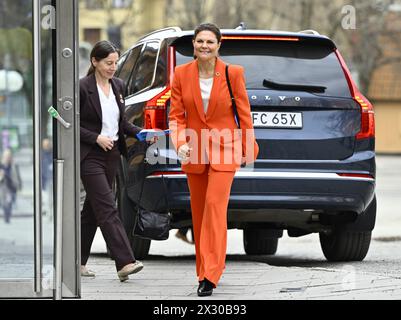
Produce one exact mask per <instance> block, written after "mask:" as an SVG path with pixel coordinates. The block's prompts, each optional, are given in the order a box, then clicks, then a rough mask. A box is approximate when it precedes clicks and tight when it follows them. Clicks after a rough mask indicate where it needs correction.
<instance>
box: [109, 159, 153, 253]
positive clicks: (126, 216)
mask: <svg viewBox="0 0 401 320" xmlns="http://www.w3.org/2000/svg"><path fill="white" fill-rule="evenodd" d="M115 194H116V202H117V207H118V211H119V213H120V218H121V220H122V223H123V225H124V229H125V232H126V233H127V236H128V239H129V241H130V243H131V248H132V251H133V252H134V256H135V258H136V259H139V260H143V259H145V258H146V257H147V256H148V254H149V249H150V245H151V240H149V239H143V238H141V237H138V236H135V235H133V230H134V227H135V217H136V216H135V205H134V204H133V203H132V201H131V200H130V199H129V197H128V194H127V190H126V187H125V179H124V173H123V170H122V166H120V168H119V170H118V173H117V178H116V192H115Z"/></svg>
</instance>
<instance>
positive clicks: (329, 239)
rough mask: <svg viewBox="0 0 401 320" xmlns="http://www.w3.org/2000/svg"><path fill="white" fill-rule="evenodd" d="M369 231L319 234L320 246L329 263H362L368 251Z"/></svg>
mask: <svg viewBox="0 0 401 320" xmlns="http://www.w3.org/2000/svg"><path fill="white" fill-rule="evenodd" d="M371 236H372V232H371V231H354V232H353V231H343V232H341V231H337V232H334V233H332V234H330V235H325V234H323V233H320V245H321V247H322V250H323V254H324V256H325V257H326V259H327V260H329V261H362V260H363V259H364V258H365V256H366V254H367V253H368V250H369V245H370V240H371Z"/></svg>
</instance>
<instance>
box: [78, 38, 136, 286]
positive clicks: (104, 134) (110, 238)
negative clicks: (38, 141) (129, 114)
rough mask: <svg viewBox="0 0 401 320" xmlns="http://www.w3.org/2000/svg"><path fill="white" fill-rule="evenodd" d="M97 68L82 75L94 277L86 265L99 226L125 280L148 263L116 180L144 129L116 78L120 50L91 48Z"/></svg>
mask: <svg viewBox="0 0 401 320" xmlns="http://www.w3.org/2000/svg"><path fill="white" fill-rule="evenodd" d="M90 58H91V68H90V70H89V72H88V75H87V76H86V77H85V78H83V79H81V80H80V83H79V84H80V135H81V179H82V183H83V185H84V187H85V191H86V199H85V203H84V206H83V209H82V212H81V276H88V277H94V276H95V274H94V273H93V272H92V271H90V270H88V269H87V268H86V263H87V261H88V258H89V254H90V248H91V245H92V242H93V238H94V236H95V233H96V229H97V227H98V226H99V227H100V229H101V231H102V234H103V237H104V239H105V241H106V244H107V246H108V248H109V250H110V253H111V256H112V257H113V258H114V260H115V264H116V269H117V274H118V277H119V279H120V281H126V280H128V275H129V274H132V273H136V272H138V271H140V270H141V269H142V268H143V264H142V263H141V262H140V261H138V260H136V259H135V257H134V254H133V252H132V248H131V245H130V242H129V240H128V237H127V234H126V232H125V230H124V227H123V225H122V222H121V220H120V218H119V215H118V211H117V208H116V205H115V200H114V194H113V191H112V183H113V180H114V179H115V176H116V172H117V165H118V163H119V161H120V155H121V154H123V155H124V156H126V155H127V147H126V144H125V139H124V134H126V135H128V136H132V137H136V134H137V133H138V132H139V131H140V130H141V128H139V127H136V126H134V125H133V124H131V123H129V122H128V121H127V120H126V118H125V116H124V98H123V94H124V83H123V81H122V80H121V79H118V78H114V73H115V71H116V67H117V61H118V59H119V51H118V49H117V48H116V47H115V46H114V45H113V44H112V43H110V42H108V41H100V42H98V43H97V44H96V45H95V46H94V48H93V50H92V52H91V56H90Z"/></svg>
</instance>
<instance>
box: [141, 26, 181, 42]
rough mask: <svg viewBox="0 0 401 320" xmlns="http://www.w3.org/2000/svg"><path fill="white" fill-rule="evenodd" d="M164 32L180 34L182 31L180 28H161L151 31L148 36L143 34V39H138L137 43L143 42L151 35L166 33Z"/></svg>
mask: <svg viewBox="0 0 401 320" xmlns="http://www.w3.org/2000/svg"><path fill="white" fill-rule="evenodd" d="M166 31H173V32H181V31H182V30H181V28H180V27H167V28H163V29H158V30H155V31H152V32H150V33H148V34H145V35H144V36H143V37H140V38H139V39H138V40H137V41H140V40H143V39H145V38H147V37H149V36H151V35H152V34H156V33H160V32H166Z"/></svg>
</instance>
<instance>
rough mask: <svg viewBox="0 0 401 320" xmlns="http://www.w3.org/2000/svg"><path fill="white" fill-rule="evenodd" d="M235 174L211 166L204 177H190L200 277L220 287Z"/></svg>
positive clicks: (197, 272)
mask: <svg viewBox="0 0 401 320" xmlns="http://www.w3.org/2000/svg"><path fill="white" fill-rule="evenodd" d="M234 175H235V172H234V171H215V170H213V169H212V167H211V166H210V165H207V166H206V170H205V171H204V172H203V173H201V174H194V173H187V177H188V186H189V192H190V196H191V210H192V224H193V229H194V237H195V250H196V274H197V276H198V279H199V281H202V280H204V279H205V278H206V279H208V280H209V281H210V282H212V283H213V284H214V286H216V285H217V283H218V282H219V279H220V277H221V275H222V274H223V271H224V269H225V261H226V251H227V207H228V201H229V197H230V192H231V185H232V182H233V179H234Z"/></svg>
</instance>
